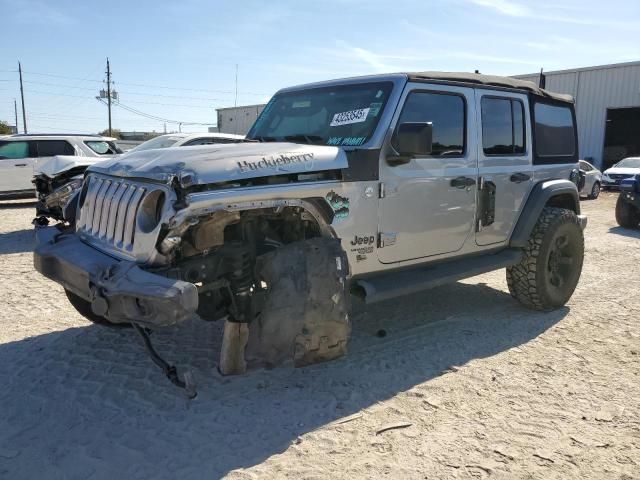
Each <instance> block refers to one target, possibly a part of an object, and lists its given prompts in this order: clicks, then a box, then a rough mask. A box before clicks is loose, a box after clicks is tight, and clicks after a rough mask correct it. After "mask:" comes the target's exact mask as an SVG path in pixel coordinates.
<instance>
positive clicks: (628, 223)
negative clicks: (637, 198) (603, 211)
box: [616, 195, 640, 228]
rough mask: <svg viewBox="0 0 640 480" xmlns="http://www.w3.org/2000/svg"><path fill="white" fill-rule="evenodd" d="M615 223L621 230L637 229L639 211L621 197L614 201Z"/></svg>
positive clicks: (639, 221)
mask: <svg viewBox="0 0 640 480" xmlns="http://www.w3.org/2000/svg"><path fill="white" fill-rule="evenodd" d="M616 222H618V225H620V226H621V227H623V228H638V225H639V224H640V209H638V208H637V207H636V206H635V205H632V204H630V203H629V202H627V201H626V200H625V199H624V198H623V196H622V195H620V196H619V197H618V200H617V201H616Z"/></svg>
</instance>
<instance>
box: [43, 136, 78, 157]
mask: <svg viewBox="0 0 640 480" xmlns="http://www.w3.org/2000/svg"><path fill="white" fill-rule="evenodd" d="M75 153H76V151H75V150H74V149H73V147H72V146H71V144H70V143H69V142H67V141H66V140H38V157H52V156H54V155H75Z"/></svg>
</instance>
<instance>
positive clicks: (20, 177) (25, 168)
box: [0, 141, 36, 192]
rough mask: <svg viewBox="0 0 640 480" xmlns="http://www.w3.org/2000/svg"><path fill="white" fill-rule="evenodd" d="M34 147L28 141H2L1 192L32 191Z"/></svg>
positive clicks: (0, 161)
mask: <svg viewBox="0 0 640 480" xmlns="http://www.w3.org/2000/svg"><path fill="white" fill-rule="evenodd" d="M30 150H33V145H30V142H27V141H5V142H2V141H0V192H11V191H19V190H31V189H33V188H34V187H33V184H32V183H31V180H32V179H33V166H34V164H35V162H36V159H35V158H34V155H33V154H32V153H30Z"/></svg>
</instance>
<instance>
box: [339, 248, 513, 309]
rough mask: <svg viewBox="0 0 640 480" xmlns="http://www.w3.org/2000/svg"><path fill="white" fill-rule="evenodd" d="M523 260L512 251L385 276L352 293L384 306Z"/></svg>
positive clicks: (366, 281)
mask: <svg viewBox="0 0 640 480" xmlns="http://www.w3.org/2000/svg"><path fill="white" fill-rule="evenodd" d="M521 258H522V250H521V249H519V248H510V249H506V250H502V251H500V252H498V253H494V254H484V255H481V256H480V255H479V256H476V257H467V258H462V259H457V260H452V261H449V262H444V263H438V264H435V265H431V266H421V267H417V268H412V269H407V270H401V271H398V272H391V273H383V274H381V275H378V276H376V277H371V278H366V279H359V280H356V281H355V282H354V283H355V285H354V287H355V288H352V293H353V294H354V295H356V296H358V297H362V298H363V300H364V301H365V302H366V303H367V304H369V303H376V302H381V301H383V300H388V299H390V298H395V297H400V296H402V295H409V294H411V293H416V292H420V291H422V290H427V289H429V288H433V287H438V286H440V285H444V284H447V283H453V282H457V281H458V280H462V279H464V278H469V277H473V276H475V275H480V274H481V273H487V272H491V271H493V270H498V269H499V268H504V267H508V266H510V265H515V264H516V263H518V262H519V261H520V260H521Z"/></svg>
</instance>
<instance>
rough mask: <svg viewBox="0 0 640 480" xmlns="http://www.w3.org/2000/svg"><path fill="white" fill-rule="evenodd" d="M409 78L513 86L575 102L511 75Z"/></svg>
mask: <svg viewBox="0 0 640 480" xmlns="http://www.w3.org/2000/svg"><path fill="white" fill-rule="evenodd" d="M407 76H408V77H409V80H415V81H425V80H437V81H444V82H459V83H473V84H477V85H486V86H490V87H500V88H511V89H515V90H524V91H525V92H527V93H532V94H534V95H539V96H541V97H546V98H551V99H553V100H558V101H560V102H568V103H574V99H573V97H572V96H571V95H566V94H563V93H555V92H550V91H548V90H545V89H543V88H540V87H538V86H537V85H536V84H535V83H533V82H529V81H527V80H519V79H517V78H511V77H500V76H498V75H483V74H480V73H467V72H413V73H407Z"/></svg>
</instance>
